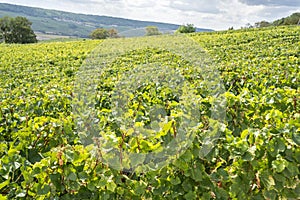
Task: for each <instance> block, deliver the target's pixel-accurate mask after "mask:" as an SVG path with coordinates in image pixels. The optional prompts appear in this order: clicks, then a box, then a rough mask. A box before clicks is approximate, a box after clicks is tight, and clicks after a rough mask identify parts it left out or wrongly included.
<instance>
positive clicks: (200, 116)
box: [0, 26, 300, 200]
mask: <svg viewBox="0 0 300 200" xmlns="http://www.w3.org/2000/svg"><path fill="white" fill-rule="evenodd" d="M299 32H300V27H299V26H290V27H279V28H278V27H277V28H265V29H253V30H252V29H249V30H238V31H224V32H212V33H194V34H191V35H184V36H181V35H180V36H157V37H144V38H133V39H132V38H131V39H124V38H120V39H111V40H104V41H96V40H95V41H92V40H85V41H69V42H49V43H38V44H32V45H8V44H1V45H0V52H1V54H0V74H1V76H0V200H2V199H224V200H227V199H272V200H273V199H278V200H279V199H280V200H281V199H282V200H283V199H300V195H299V194H300V171H299V170H300V148H299V147H300V95H299V94H300V87H299V86H300V80H299V79H300V58H299V55H300V37H299Z"/></svg>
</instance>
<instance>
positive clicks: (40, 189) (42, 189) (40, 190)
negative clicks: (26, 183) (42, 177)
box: [37, 184, 51, 195]
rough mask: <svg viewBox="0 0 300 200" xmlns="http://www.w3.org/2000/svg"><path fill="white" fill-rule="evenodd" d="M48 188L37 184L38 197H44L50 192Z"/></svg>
mask: <svg viewBox="0 0 300 200" xmlns="http://www.w3.org/2000/svg"><path fill="white" fill-rule="evenodd" d="M50 189H51V188H50V186H49V185H42V184H39V185H38V187H37V194H38V195H46V194H48V193H49V192H50Z"/></svg>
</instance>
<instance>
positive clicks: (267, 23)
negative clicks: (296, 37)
mask: <svg viewBox="0 0 300 200" xmlns="http://www.w3.org/2000/svg"><path fill="white" fill-rule="evenodd" d="M254 26H255V27H256V28H263V27H268V26H272V24H271V23H270V22H267V21H261V22H256V23H255V25H254Z"/></svg>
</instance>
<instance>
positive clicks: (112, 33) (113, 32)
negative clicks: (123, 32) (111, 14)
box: [108, 28, 119, 38]
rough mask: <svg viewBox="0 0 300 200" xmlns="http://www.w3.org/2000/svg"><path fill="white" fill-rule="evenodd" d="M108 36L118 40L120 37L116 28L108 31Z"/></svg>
mask: <svg viewBox="0 0 300 200" xmlns="http://www.w3.org/2000/svg"><path fill="white" fill-rule="evenodd" d="M108 35H109V37H110V38H118V37H119V35H118V31H117V30H116V29H114V28H112V29H110V30H108Z"/></svg>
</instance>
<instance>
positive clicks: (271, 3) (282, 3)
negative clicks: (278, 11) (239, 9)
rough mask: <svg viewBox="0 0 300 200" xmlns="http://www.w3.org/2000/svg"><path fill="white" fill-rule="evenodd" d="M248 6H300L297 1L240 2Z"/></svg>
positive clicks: (251, 0)
mask: <svg viewBox="0 0 300 200" xmlns="http://www.w3.org/2000/svg"><path fill="white" fill-rule="evenodd" d="M240 1H241V2H242V3H245V4H248V5H265V6H288V7H294V6H300V1H299V0H240Z"/></svg>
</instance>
